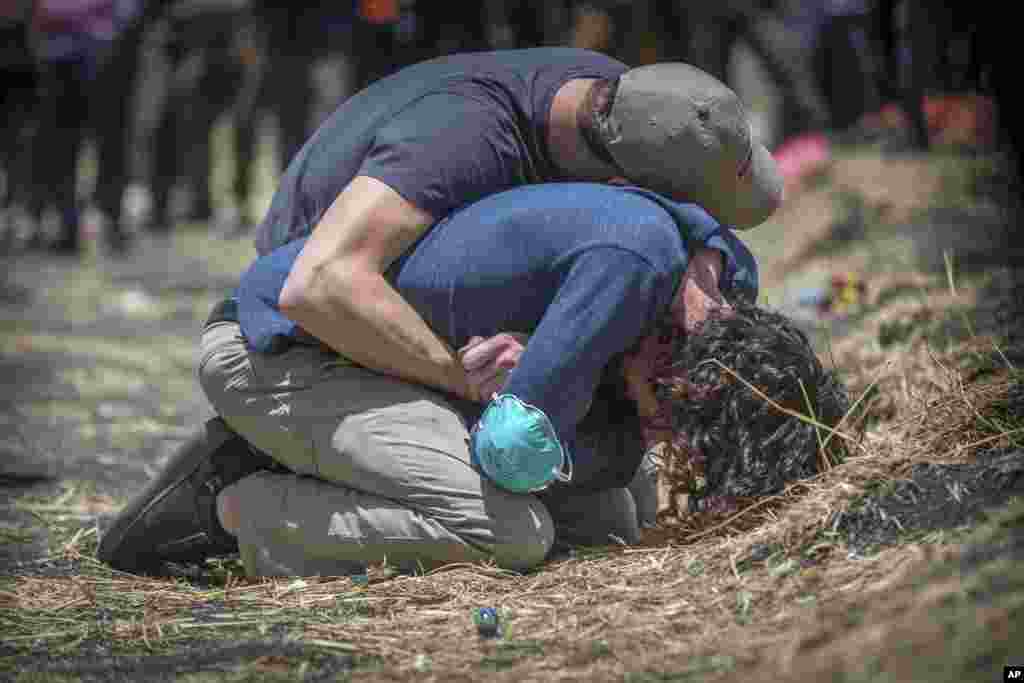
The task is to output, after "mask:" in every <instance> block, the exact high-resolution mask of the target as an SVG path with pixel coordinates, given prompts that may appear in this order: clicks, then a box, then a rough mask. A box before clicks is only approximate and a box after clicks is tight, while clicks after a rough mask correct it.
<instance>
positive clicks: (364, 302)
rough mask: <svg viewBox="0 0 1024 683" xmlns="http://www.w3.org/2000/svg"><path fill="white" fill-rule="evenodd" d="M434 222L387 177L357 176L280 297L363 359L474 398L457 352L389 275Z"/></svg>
mask: <svg viewBox="0 0 1024 683" xmlns="http://www.w3.org/2000/svg"><path fill="white" fill-rule="evenodd" d="M431 222H432V218H431V216H430V215H428V214H427V213H425V212H423V211H422V210H420V209H418V208H417V207H415V206H413V205H412V204H410V203H409V202H407V201H406V200H405V199H403V198H402V197H401V196H400V195H399V194H398V193H397V192H395V191H394V190H393V189H391V188H390V187H388V186H387V185H385V184H384V183H382V182H380V181H379V180H376V179H374V178H369V177H365V176H357V177H356V178H355V179H353V180H352V182H350V183H349V185H348V186H347V187H346V188H345V190H343V191H342V192H341V194H340V195H338V197H337V199H335V201H334V203H333V204H332V205H331V206H330V207H329V208H328V210H327V212H326V213H325V214H324V216H323V218H322V219H321V220H320V223H319V224H318V225H317V226H316V228H315V229H314V231H313V234H312V235H311V236H310V238H309V240H308V241H307V242H306V244H305V246H304V247H303V249H302V252H301V253H300V254H299V255H298V257H297V258H296V260H295V263H294V264H293V266H292V270H291V272H290V273H289V275H288V279H287V280H286V281H285V283H284V287H283V289H282V290H281V294H280V297H279V300H278V304H279V306H280V309H281V312H282V313H284V314H285V315H286V316H288V317H289V318H290V319H292V320H294V321H295V322H296V323H298V324H299V325H301V326H302V328H303V329H305V330H306V331H307V332H309V333H310V334H312V335H313V336H315V337H317V338H318V339H320V340H321V341H323V342H324V343H325V344H327V345H328V346H330V347H331V348H333V349H334V350H336V351H338V352H339V353H341V354H343V355H344V356H346V357H347V358H349V359H350V360H352V361H354V362H356V363H359V364H360V365H363V366H365V367H367V368H370V369H371V370H376V371H378V372H383V373H386V374H389V375H393V376H395V377H400V378H402V379H406V380H410V381H413V382H419V383H421V384H426V385H428V386H431V387H435V388H438V389H442V390H444V391H448V392H451V393H455V394H458V395H459V396H462V397H464V398H475V397H474V396H472V395H471V393H470V392H469V389H468V384H467V381H466V374H465V372H464V371H463V369H462V366H461V364H460V362H459V359H458V356H457V355H456V354H455V352H454V351H453V350H452V349H451V348H449V347H448V345H447V344H445V343H444V342H443V341H442V340H441V339H440V338H439V337H438V336H437V335H436V334H434V332H433V331H432V330H431V329H430V327H429V326H428V325H427V324H426V323H425V322H424V321H423V318H421V317H420V315H419V314H418V313H417V312H416V311H415V310H414V309H413V308H412V307H411V306H410V305H409V304H408V303H406V301H405V300H404V299H402V297H401V296H400V295H399V294H398V292H397V291H395V289H394V288H393V287H392V286H391V285H390V284H389V283H388V282H387V280H385V279H384V276H383V275H382V273H383V272H384V270H385V269H386V268H387V267H388V266H389V265H390V264H391V263H393V262H394V260H395V259H397V258H398V257H399V256H400V255H401V254H402V253H403V252H405V250H406V249H408V248H409V247H410V246H411V245H412V244H413V243H414V242H415V241H416V239H418V238H419V237H420V236H421V235H422V234H423V232H424V231H425V230H427V229H428V227H429V225H430V224H431Z"/></svg>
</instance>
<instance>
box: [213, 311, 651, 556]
mask: <svg viewBox="0 0 1024 683" xmlns="http://www.w3.org/2000/svg"><path fill="white" fill-rule="evenodd" d="M198 368H199V379H200V383H201V385H202V387H203V390H204V392H205V393H206V396H207V397H208V398H209V400H210V402H211V403H212V404H213V407H214V408H215V409H216V411H217V413H218V414H219V415H220V416H221V417H223V418H224V420H225V421H226V422H227V423H228V424H229V425H230V426H231V427H232V428H233V429H234V430H236V431H237V432H238V433H239V434H241V435H242V436H243V437H245V438H246V439H247V440H248V441H249V442H250V443H252V444H253V445H254V446H255V447H256V448H258V449H259V450H261V451H263V452H265V453H267V454H268V455H270V456H271V457H273V458H274V459H275V460H277V461H278V462H280V463H281V464H283V465H285V466H287V467H288V468H289V469H291V470H292V471H293V472H294V474H276V473H270V472H259V473H257V474H254V475H251V476H249V477H246V478H245V479H242V480H240V481H239V482H237V483H235V484H234V485H233V486H232V490H233V492H234V493H235V494H236V496H237V498H238V500H239V502H240V511H241V516H242V526H241V528H240V530H239V533H238V542H239V549H240V552H241V556H242V561H243V563H244V564H245V567H246V570H247V571H248V572H249V573H250V574H251V575H253V576H294V575H298V576H304V575H305V576H308V575H316V574H320V575H339V574H349V573H357V572H361V571H364V569H365V567H366V565H367V564H371V563H379V562H384V561H386V562H387V563H388V564H389V565H392V566H396V567H399V568H401V569H404V570H417V569H422V570H428V569H431V568H433V567H437V566H440V565H444V564H450V563H456V562H477V561H485V560H493V561H494V562H495V563H496V564H497V565H498V566H500V567H504V568H508V569H513V570H520V571H521V570H526V569H529V568H531V567H534V566H536V565H538V564H539V563H541V562H542V561H543V560H544V558H545V556H546V555H547V554H548V551H549V550H550V549H551V547H552V544H553V542H554V539H555V533H556V526H559V528H560V532H559V533H560V534H563V533H564V534H565V535H566V536H567V537H568V538H571V539H572V540H573V541H575V542H588V541H589V542H594V543H607V542H609V540H608V539H609V535H614V536H616V537H618V538H620V539H622V540H623V541H626V542H635V541H636V540H638V538H639V528H638V524H637V518H636V506H635V504H634V503H633V499H632V496H631V495H630V494H629V492H628V491H627V490H625V489H613V490H611V491H605V492H602V493H599V494H586V495H583V496H570V497H569V498H567V499H565V500H564V501H561V502H558V503H554V504H552V503H548V505H545V504H544V503H543V502H541V500H540V499H538V498H537V497H536V496H533V495H523V494H513V493H509V492H507V491H504V490H502V489H500V488H498V487H496V486H494V485H493V484H492V483H491V482H490V481H489V480H488V479H486V478H485V477H481V476H480V474H478V472H477V471H476V470H475V469H474V468H473V467H472V466H471V465H470V460H469V449H468V444H469V433H468V430H467V425H466V423H465V422H464V420H463V418H462V417H461V416H460V414H459V413H458V412H457V411H456V410H455V408H454V407H453V406H452V405H451V404H450V403H449V402H448V401H447V400H446V399H445V397H444V396H443V395H442V394H440V393H438V392H435V391H432V390H431V389H429V388H426V387H423V386H419V385H415V384H412V383H408V382H404V381H401V380H398V379H394V378H392V377H388V376H386V375H382V374H379V373H375V372H371V371H369V370H366V369H364V368H361V367H358V366H355V365H353V364H351V363H349V362H347V361H345V360H344V359H343V358H341V357H339V356H338V355H337V354H335V353H333V352H331V351H329V350H327V349H324V348H318V347H313V346H303V345H297V346H293V347H292V348H291V349H289V350H288V351H286V352H285V353H282V354H278V355H267V354H261V353H255V352H250V351H249V349H248V348H247V346H246V344H245V340H244V338H243V336H242V335H241V332H240V329H239V326H238V324H237V323H234V322H217V323H214V324H212V325H209V326H207V327H206V329H205V330H204V331H203V335H202V341H201V344H200V358H199V366H198ZM549 508H551V511H549ZM553 514H554V515H555V517H556V518H557V519H558V520H559V522H560V523H559V524H556V521H555V519H553Z"/></svg>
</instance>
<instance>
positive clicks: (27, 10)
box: [0, 0, 39, 250]
mask: <svg viewBox="0 0 1024 683" xmlns="http://www.w3.org/2000/svg"><path fill="white" fill-rule="evenodd" d="M31 13H32V3H31V0H8V1H6V2H2V3H0V82H2V83H3V87H2V88H0V136H2V137H0V171H2V174H3V175H2V185H0V248H3V249H4V250H6V249H9V248H10V246H11V245H12V244H13V242H14V237H15V235H14V233H15V222H16V221H15V215H14V210H13V209H14V207H15V206H16V204H18V203H20V204H22V205H24V203H25V201H26V197H27V193H28V191H29V190H30V188H31V182H30V178H29V174H30V172H31V170H30V169H31V166H30V164H31V155H30V154H28V153H27V149H28V138H29V137H30V135H31V128H32V125H33V114H34V112H35V103H36V92H37V87H38V78H39V70H38V68H37V65H36V59H35V55H34V54H33V52H32V48H31V45H30V40H29V24H30V22H31Z"/></svg>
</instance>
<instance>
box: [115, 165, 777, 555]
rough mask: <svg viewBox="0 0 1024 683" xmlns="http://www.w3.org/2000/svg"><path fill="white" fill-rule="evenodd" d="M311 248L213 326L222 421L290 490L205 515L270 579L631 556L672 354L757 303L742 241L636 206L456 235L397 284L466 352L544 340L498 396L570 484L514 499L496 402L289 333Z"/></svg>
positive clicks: (562, 203) (476, 210)
mask: <svg viewBox="0 0 1024 683" xmlns="http://www.w3.org/2000/svg"><path fill="white" fill-rule="evenodd" d="M302 246H303V245H302V244H301V243H299V242H295V243H291V244H288V245H285V246H283V247H280V248H278V249H277V250H275V251H273V252H271V253H270V254H268V255H266V256H264V257H261V258H259V259H258V260H257V261H256V262H255V263H254V264H253V266H252V267H250V269H249V270H248V271H247V272H246V273H245V274H244V275H243V277H242V279H241V283H240V286H239V288H238V291H237V303H236V307H237V312H235V313H234V314H233V315H232V316H228V317H226V318H225V319H223V320H214V321H212V322H211V324H209V325H208V326H207V328H206V330H205V332H204V335H203V340H202V352H201V359H200V379H201V381H202V384H203V388H204V390H205V391H206V393H207V396H208V397H209V399H210V401H211V403H212V404H213V405H214V407H215V408H216V410H217V411H218V413H219V414H220V415H221V416H223V418H224V419H225V420H226V422H227V423H228V424H229V425H230V426H231V428H233V429H235V430H237V431H238V433H240V434H242V435H243V436H244V437H245V438H246V439H247V440H248V441H249V442H251V443H252V444H253V446H255V447H256V448H257V449H259V451H260V452H261V453H262V454H266V455H267V456H269V457H270V458H271V459H272V461H273V463H274V464H276V465H278V466H280V465H284V466H286V467H287V470H288V471H287V472H273V471H265V472H259V473H257V474H253V475H251V476H247V477H244V478H242V479H240V480H239V481H237V482H236V483H234V484H232V485H231V486H228V487H227V488H225V489H224V490H223V491H221V492H220V494H219V496H218V498H217V501H216V506H214V503H213V501H212V499H211V500H207V501H206V502H205V503H204V505H205V506H206V512H205V513H204V514H198V515H197V516H198V517H204V516H205V517H206V518H208V519H210V520H211V522H210V523H211V524H212V521H213V520H217V521H219V522H220V523H222V524H223V528H220V524H217V525H214V528H216V529H217V532H216V533H218V534H224V533H225V532H226V533H230V534H232V535H234V536H237V538H238V544H239V548H240V551H241V553H242V557H243V561H244V563H245V565H246V567H247V569H248V571H249V572H251V573H253V574H256V575H278V574H311V573H322V574H335V573H339V572H348V571H358V570H359V568H360V567H364V566H365V565H366V564H367V563H374V562H380V561H383V560H384V559H385V558H386V559H387V561H388V562H390V563H393V564H396V565H398V566H401V567H405V568H410V567H412V568H415V567H417V566H420V567H429V566H434V565H437V564H441V563H446V562H461V561H477V560H485V559H490V558H493V559H494V560H495V561H497V562H498V564H499V565H501V566H505V567H509V568H513V569H526V568H529V567H531V566H533V565H535V564H537V563H538V562H540V561H541V560H543V558H544V557H545V555H546V554H547V552H548V550H549V549H550V546H551V543H552V541H553V537H554V535H555V532H556V530H558V531H559V533H561V532H562V529H559V527H560V526H566V525H567V526H569V527H570V531H572V529H571V527H572V526H573V525H574V524H575V526H576V527H577V529H578V528H579V527H589V528H590V529H591V530H594V529H597V530H601V529H603V530H604V536H603V537H602V536H601V535H600V533H599V532H598V533H593V534H592V537H597V538H602V540H607V534H608V533H609V532H611V533H615V534H616V535H619V536H626V538H624V539H623V540H625V541H627V542H631V541H635V540H636V536H637V535H638V530H637V529H636V513H635V510H633V509H632V507H631V506H632V505H633V502H632V500H631V499H630V498H629V496H628V494H627V493H626V492H625V489H624V488H623V487H624V486H625V485H626V484H627V483H629V481H630V479H631V478H632V477H633V475H634V472H635V470H636V468H637V465H638V463H639V460H640V457H641V456H642V454H643V452H644V450H645V446H646V445H647V444H645V443H644V442H643V438H642V436H641V427H642V421H643V419H645V418H648V419H649V418H653V417H655V415H656V414H657V413H658V404H659V401H658V399H657V398H656V397H655V396H654V392H653V390H652V388H651V386H650V375H651V372H652V370H651V368H652V367H653V365H654V362H653V359H652V353H654V354H656V353H658V352H659V343H658V336H659V334H661V333H663V332H664V330H665V328H666V327H670V328H674V329H677V330H689V331H693V330H695V329H696V328H697V326H698V325H699V324H700V322H701V320H703V319H704V318H706V317H707V316H708V315H709V310H711V309H715V308H719V307H727V306H728V304H726V303H725V300H724V299H723V297H722V296H721V292H725V293H727V294H728V295H729V296H730V297H731V298H737V299H752V298H754V297H756V293H757V274H756V265H755V263H754V260H753V258H752V256H751V255H750V253H749V252H748V251H747V250H746V248H745V247H744V246H743V244H742V243H741V242H740V241H739V240H737V239H736V238H735V237H734V236H733V235H732V234H731V232H730V231H728V230H727V229H724V228H722V227H721V226H720V225H719V224H718V223H717V222H716V221H715V220H714V219H712V218H711V217H710V216H709V215H708V214H707V213H706V212H704V211H703V210H702V209H700V208H699V207H697V206H695V205H692V204H679V203H675V202H672V201H670V200H666V199H664V198H663V197H661V196H659V195H656V194H654V193H651V192H649V191H645V190H641V189H638V188H623V187H613V186H608V185H593V184H562V185H550V184H549V185H540V186H535V187H530V188H521V189H518V190H513V191H509V192H506V193H502V194H499V195H496V196H493V197H490V198H487V199H484V200H481V201H480V202H478V203H476V204H473V205H471V206H469V207H466V208H465V209H462V210H460V211H458V212H456V213H455V214H453V215H452V216H451V217H449V218H448V219H446V220H444V221H442V222H441V223H440V224H439V225H438V226H437V227H436V228H435V229H434V230H432V231H431V232H430V233H429V234H428V235H427V236H426V237H425V238H424V239H422V240H421V241H420V242H419V243H417V245H416V247H415V248H414V249H413V250H412V251H411V252H410V253H409V254H407V255H406V256H404V257H403V258H402V259H400V260H399V261H398V262H396V264H395V265H394V266H393V267H392V268H391V269H390V270H389V272H388V274H387V275H388V278H389V280H390V281H391V282H392V283H393V284H394V286H395V288H396V289H397V290H398V291H399V292H400V293H401V294H402V295H403V296H404V297H405V298H406V299H407V300H408V301H410V303H411V304H412V305H413V306H414V307H415V308H416V310H417V312H418V313H419V314H421V315H422V316H423V317H424V319H426V320H427V321H429V323H430V325H431V327H432V328H433V329H435V330H437V333H438V334H439V335H441V336H442V337H443V338H444V339H445V340H446V341H447V342H448V343H450V344H451V345H452V346H453V347H454V348H459V347H464V346H465V345H466V343H467V342H469V341H470V340H471V339H473V338H474V337H481V336H490V335H496V334H497V333H499V332H501V331H503V330H504V331H508V330H517V331H522V332H525V333H527V334H529V341H528V343H527V344H526V345H525V349H524V350H523V352H522V354H521V356H520V357H519V358H518V359H517V362H516V363H515V364H514V367H512V368H511V372H509V373H508V375H507V378H504V381H503V382H502V386H501V388H500V392H501V394H502V395H503V396H512V397H515V400H516V402H517V403H520V404H523V405H527V406H530V409H531V410H532V411H534V413H535V414H537V415H540V416H542V418H543V424H544V425H549V426H550V431H549V432H547V433H545V434H542V437H543V438H547V439H549V440H550V442H551V443H552V444H554V445H555V447H556V448H557V449H558V450H559V451H564V452H566V453H568V454H569V457H570V458H571V460H572V464H573V467H572V470H573V471H572V477H571V479H570V480H569V481H568V482H565V483H559V484H558V485H556V486H554V487H551V488H549V489H547V490H544V491H542V492H539V494H537V492H535V491H532V490H528V491H526V492H518V493H516V492H510V491H509V490H508V487H507V486H506V485H505V482H502V481H501V478H500V476H496V475H495V473H494V472H488V470H487V467H486V464H485V463H482V462H481V458H482V456H483V455H484V454H482V453H481V452H480V449H481V443H483V442H491V443H493V442H495V441H496V439H495V438H493V437H494V433H495V432H496V431H497V432H501V431H502V430H504V433H503V434H499V438H498V439H497V440H498V441H500V440H501V439H503V438H505V437H508V438H511V440H512V441H516V440H517V438H518V437H520V436H522V434H521V433H519V432H516V429H518V428H520V427H521V424H519V423H516V424H512V425H511V426H510V425H508V424H501V423H500V421H498V422H495V421H493V420H492V421H491V422H490V423H488V422H487V415H488V412H489V411H491V410H492V409H493V408H494V406H495V405H496V403H497V400H494V401H491V402H490V403H489V405H488V407H487V409H486V410H485V411H484V415H483V418H481V419H480V420H479V422H477V419H478V415H479V412H480V411H479V408H476V409H474V405H473V404H471V403H469V402H464V401H458V400H457V399H455V398H454V397H451V396H447V397H446V396H444V395H441V394H439V393H437V392H435V391H433V390H431V389H429V388H427V387H425V386H423V385H418V384H414V383H409V382H405V381H403V380H399V379H397V378H393V377H389V376H385V375H380V374H377V373H374V372H371V371H369V370H367V369H365V368H361V367H358V366H355V365H354V364H352V363H350V362H348V361H347V360H345V359H343V358H342V357H340V356H339V355H338V354H336V353H335V352H333V351H331V350H330V349H328V348H326V347H325V346H324V345H323V344H321V343H319V342H318V340H316V339H315V338H313V337H311V336H310V335H308V333H306V332H305V331H304V330H302V329H301V327H299V326H298V325H296V324H295V323H294V322H293V321H291V320H289V319H288V318H286V317H284V316H283V315H281V314H280V312H279V306H278V300H279V292H280V290H281V288H282V287H283V286H284V283H285V281H286V280H287V277H288V275H289V273H290V272H291V270H292V269H293V267H294V263H295V259H296V256H297V254H298V253H299V252H300V251H301V249H302ZM707 295H709V296H710V300H705V299H704V297H705V296H707ZM474 423H475V425H476V428H475V429H474ZM510 427H511V431H510ZM471 434H472V435H471ZM631 437H632V438H631ZM543 438H542V440H541V441H543ZM512 450H513V451H515V450H516V448H515V447H513V449H512ZM520 455H522V454H521V453H516V452H511V451H509V452H504V453H500V454H499V456H500V457H505V456H508V457H509V458H515V457H518V456H520ZM254 457H258V456H254ZM264 457H265V456H264ZM533 457H536V456H535V453H534V452H529V453H526V459H525V461H524V462H525V464H526V467H527V468H529V463H530V461H531V459H532V458H533ZM492 479H493V480H492ZM610 491H614V492H616V494H611V495H610V494H609V493H608V492H610ZM535 494H537V495H535ZM616 495H617V498H616ZM143 497H145V496H143ZM623 501H624V502H623ZM214 507H216V514H215V513H214V512H211V510H213V509H214ZM630 516H632V517H630ZM580 518H582V520H581V519H580ZM155 536H156V537H152V535H151V537H150V539H149V541H150V542H151V543H158V542H159V541H160V538H159V534H155ZM165 555H166V553H165ZM133 559H135V560H138V559H139V558H138V556H135V557H134V558H133ZM108 561H109V560H108Z"/></svg>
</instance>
